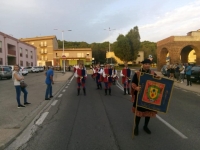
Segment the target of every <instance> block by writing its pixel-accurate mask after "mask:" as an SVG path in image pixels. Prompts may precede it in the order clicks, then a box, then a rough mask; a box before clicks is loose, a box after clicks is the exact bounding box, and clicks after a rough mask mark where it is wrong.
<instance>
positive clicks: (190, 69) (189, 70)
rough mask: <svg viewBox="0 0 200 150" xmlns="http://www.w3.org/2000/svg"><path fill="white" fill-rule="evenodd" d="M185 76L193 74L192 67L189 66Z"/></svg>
mask: <svg viewBox="0 0 200 150" xmlns="http://www.w3.org/2000/svg"><path fill="white" fill-rule="evenodd" d="M185 74H186V75H191V74H192V66H187V68H186V73H185Z"/></svg>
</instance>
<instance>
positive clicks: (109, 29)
mask: <svg viewBox="0 0 200 150" xmlns="http://www.w3.org/2000/svg"><path fill="white" fill-rule="evenodd" d="M104 30H108V31H109V36H110V31H113V30H116V29H111V28H110V27H109V28H108V29H104ZM108 44H109V45H108V46H109V47H108V48H109V50H108V51H109V52H110V42H109V41H108ZM110 60H111V64H112V57H111V58H110Z"/></svg>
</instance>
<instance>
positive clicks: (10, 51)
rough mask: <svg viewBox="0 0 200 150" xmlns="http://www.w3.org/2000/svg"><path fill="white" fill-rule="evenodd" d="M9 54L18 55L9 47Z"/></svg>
mask: <svg viewBox="0 0 200 150" xmlns="http://www.w3.org/2000/svg"><path fill="white" fill-rule="evenodd" d="M8 55H12V56H16V51H15V50H12V49H8Z"/></svg>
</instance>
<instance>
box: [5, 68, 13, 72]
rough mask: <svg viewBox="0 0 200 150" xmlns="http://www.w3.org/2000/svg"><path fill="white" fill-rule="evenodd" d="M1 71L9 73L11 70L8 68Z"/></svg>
mask: <svg viewBox="0 0 200 150" xmlns="http://www.w3.org/2000/svg"><path fill="white" fill-rule="evenodd" d="M3 71H9V72H10V71H11V69H10V68H3Z"/></svg>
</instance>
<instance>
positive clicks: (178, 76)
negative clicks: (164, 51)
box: [175, 63, 180, 82]
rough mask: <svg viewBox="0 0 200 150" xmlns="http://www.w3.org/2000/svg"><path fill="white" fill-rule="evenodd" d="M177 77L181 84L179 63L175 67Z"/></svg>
mask: <svg viewBox="0 0 200 150" xmlns="http://www.w3.org/2000/svg"><path fill="white" fill-rule="evenodd" d="M175 77H176V80H177V81H178V82H179V81H180V66H179V64H178V63H177V64H176V66H175Z"/></svg>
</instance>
